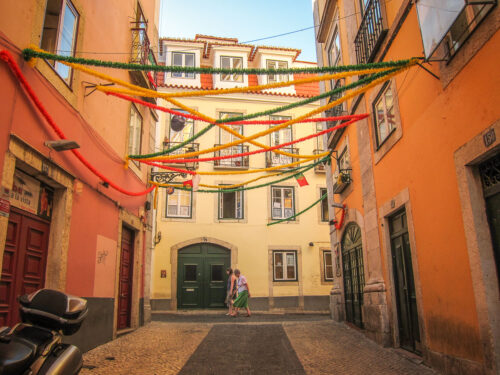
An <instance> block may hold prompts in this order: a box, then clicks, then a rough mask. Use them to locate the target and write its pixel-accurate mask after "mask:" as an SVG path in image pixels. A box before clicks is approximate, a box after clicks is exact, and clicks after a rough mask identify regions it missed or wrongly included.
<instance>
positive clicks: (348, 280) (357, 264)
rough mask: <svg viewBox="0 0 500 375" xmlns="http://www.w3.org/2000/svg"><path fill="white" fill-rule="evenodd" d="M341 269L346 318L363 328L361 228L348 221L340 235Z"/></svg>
mask: <svg viewBox="0 0 500 375" xmlns="http://www.w3.org/2000/svg"><path fill="white" fill-rule="evenodd" d="M342 269H343V276H344V299H345V313H346V320H347V321H348V322H350V323H354V324H355V325H357V326H358V327H360V328H363V311H362V310H363V288H364V287H365V272H364V267H363V247H362V245H361V230H360V229H359V226H358V225H357V224H355V223H350V224H349V225H348V226H347V227H346V229H345V232H344V236H343V237H342Z"/></svg>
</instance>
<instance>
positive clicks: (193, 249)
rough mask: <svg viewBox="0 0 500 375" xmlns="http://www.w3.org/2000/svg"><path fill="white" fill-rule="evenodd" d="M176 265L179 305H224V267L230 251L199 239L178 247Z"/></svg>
mask: <svg viewBox="0 0 500 375" xmlns="http://www.w3.org/2000/svg"><path fill="white" fill-rule="evenodd" d="M177 263H178V265H177V307H178V308H198V309H202V308H223V307H224V306H225V305H224V299H225V297H226V282H227V275H226V268H228V267H229V266H230V264H231V253H230V251H229V250H228V249H225V248H223V247H221V246H218V245H214V244H210V243H200V244H196V245H190V246H187V247H185V248H183V249H181V250H179V254H178V262H177Z"/></svg>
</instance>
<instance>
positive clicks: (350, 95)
mask: <svg viewBox="0 0 500 375" xmlns="http://www.w3.org/2000/svg"><path fill="white" fill-rule="evenodd" d="M417 62H418V60H416V59H415V60H412V61H410V63H408V64H407V65H404V66H403V67H402V68H401V69H399V70H397V71H395V72H393V73H390V74H388V75H386V76H384V77H380V78H377V79H376V80H374V81H372V82H371V83H369V84H367V85H366V86H364V87H361V88H359V89H356V90H351V91H350V92H349V93H348V94H346V95H344V96H343V97H341V98H339V99H337V100H334V101H333V102H330V103H328V104H326V105H324V106H321V107H319V108H317V109H315V110H312V111H310V112H308V113H306V114H304V115H302V116H299V117H297V118H295V119H292V120H290V121H287V122H285V123H283V124H281V125H277V126H275V127H272V128H270V129H267V130H264V131H261V132H259V133H256V134H253V135H252V136H249V137H245V138H244V139H239V140H235V141H233V142H230V143H226V144H225V145H221V146H216V147H212V148H209V149H205V150H201V151H195V152H188V153H186V154H181V155H162V156H155V157H152V158H147V159H141V160H148V161H153V160H155V161H156V160H161V161H165V160H171V159H185V158H192V157H195V156H199V155H203V154H207V153H210V152H216V151H219V150H222V149H225V148H229V147H233V146H237V145H239V144H242V143H244V142H249V141H251V140H253V139H255V138H259V137H262V136H265V135H267V134H269V133H272V132H275V131H278V130H280V129H283V128H285V127H287V126H290V125H293V124H295V123H297V122H299V121H301V120H304V119H307V118H309V117H311V116H314V115H316V114H318V113H321V112H324V111H326V110H328V109H330V108H333V107H335V106H337V105H339V104H340V103H343V102H345V101H346V100H348V99H350V98H353V97H355V96H357V95H360V94H362V93H364V92H365V91H367V90H369V89H370V88H372V87H374V86H377V85H379V84H381V83H382V82H385V81H387V80H389V79H391V78H392V77H394V76H396V75H397V74H399V73H401V72H403V71H405V70H406V69H409V68H410V67H412V66H413V65H415V64H416V63H417ZM184 107H185V106H184ZM326 154H327V153H326ZM326 154H323V155H322V156H325V155H326ZM292 156H293V157H297V156H296V155H293V154H292ZM316 156H317V157H320V156H319V155H316ZM292 164H293V163H292ZM297 164H298V163H297ZM262 171H264V170H262ZM199 173H201V172H199ZM249 173H251V172H250V171H249Z"/></svg>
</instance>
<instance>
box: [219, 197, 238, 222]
mask: <svg viewBox="0 0 500 375" xmlns="http://www.w3.org/2000/svg"><path fill="white" fill-rule="evenodd" d="M219 219H243V191H233V192H227V193H219Z"/></svg>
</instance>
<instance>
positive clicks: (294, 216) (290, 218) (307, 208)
mask: <svg viewBox="0 0 500 375" xmlns="http://www.w3.org/2000/svg"><path fill="white" fill-rule="evenodd" d="M327 196H328V193H325V194H323V195H322V196H321V198H319V199H318V200H317V201H316V202H314V203H313V204H311V205H310V206H309V207H306V208H305V209H303V210H302V211H300V212H297V213H296V214H295V215H293V216H290V217H287V218H286V219H281V220H277V221H273V222H272V223H268V224H267V226H270V225H274V224H278V223H282V222H284V221H290V220H293V219H295V218H296V217H297V216H299V215H302V214H303V213H304V212H306V211H309V210H310V209H311V208H313V207H314V206H316V205H317V204H318V203H319V202H321V201H322V200H323V199H325V198H326V197H327Z"/></svg>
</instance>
